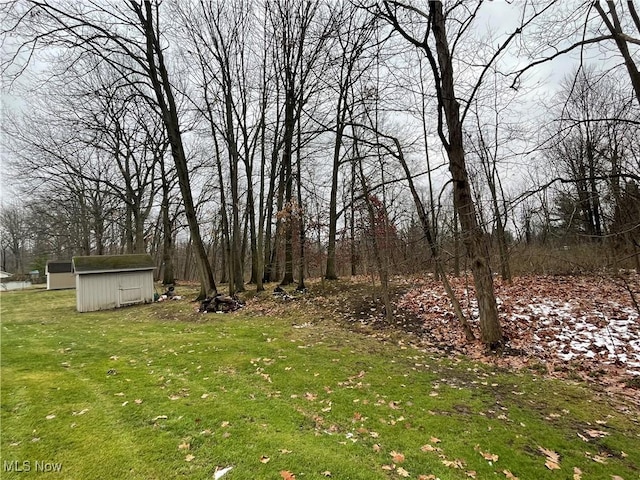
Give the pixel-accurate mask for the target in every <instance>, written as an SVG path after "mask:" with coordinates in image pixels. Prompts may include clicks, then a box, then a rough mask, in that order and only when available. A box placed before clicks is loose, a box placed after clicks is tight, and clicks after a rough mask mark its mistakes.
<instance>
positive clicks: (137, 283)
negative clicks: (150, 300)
mask: <svg viewBox="0 0 640 480" xmlns="http://www.w3.org/2000/svg"><path fill="white" fill-rule="evenodd" d="M118 291H119V292H118V293H119V300H120V302H119V303H120V305H127V304H129V303H140V302H142V301H143V300H144V299H143V298H142V276H141V275H140V274H138V273H120V274H118Z"/></svg>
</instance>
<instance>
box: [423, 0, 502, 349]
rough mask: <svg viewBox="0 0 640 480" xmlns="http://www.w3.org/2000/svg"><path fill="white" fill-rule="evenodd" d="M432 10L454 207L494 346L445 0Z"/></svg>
mask: <svg viewBox="0 0 640 480" xmlns="http://www.w3.org/2000/svg"><path fill="white" fill-rule="evenodd" d="M429 9H430V13H431V21H432V28H433V34H434V38H435V42H436V52H437V57H438V65H439V67H440V69H439V70H440V81H441V85H440V87H441V99H440V101H441V103H442V108H443V110H444V114H445V118H446V123H447V129H448V140H447V142H446V144H445V147H446V151H447V156H448V158H449V171H450V172H451V176H452V179H453V194H454V207H455V209H456V210H457V212H458V216H459V220H460V227H461V229H462V241H463V242H464V245H465V248H466V252H467V257H468V258H469V261H470V264H471V271H472V273H473V279H474V284H475V289H476V297H477V300H478V310H479V313H480V331H481V335H482V342H483V343H485V344H487V345H492V344H496V343H499V342H501V341H502V340H503V335H502V328H501V326H500V322H499V319H498V308H497V305H496V297H495V293H494V289H493V276H492V272H491V268H490V266H489V246H488V241H487V237H486V235H485V234H484V231H483V229H482V228H481V225H479V224H478V220H477V217H476V208H475V204H474V201H473V196H472V194H471V186H470V183H469V175H468V173H467V168H466V163H465V156H464V146H463V136H462V122H461V121H460V104H459V103H458V101H457V99H456V96H455V89H454V73H453V63H452V60H451V52H450V50H449V45H448V41H447V35H446V29H445V17H444V14H443V11H442V3H440V2H431V3H430V4H429ZM429 54H430V52H429Z"/></svg>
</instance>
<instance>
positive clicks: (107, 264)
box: [72, 254, 155, 312]
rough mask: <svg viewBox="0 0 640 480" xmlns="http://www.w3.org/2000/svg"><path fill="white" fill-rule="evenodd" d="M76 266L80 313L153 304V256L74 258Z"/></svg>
mask: <svg viewBox="0 0 640 480" xmlns="http://www.w3.org/2000/svg"><path fill="white" fill-rule="evenodd" d="M72 263H73V273H74V275H75V281H76V305H77V309H78V311H79V312H93V311H95V310H107V309H110V308H118V307H123V306H126V305H133V304H136V303H150V302H153V270H154V269H155V265H154V262H153V259H152V258H151V256H150V255H146V254H142V255H94V256H88V257H73V260H72Z"/></svg>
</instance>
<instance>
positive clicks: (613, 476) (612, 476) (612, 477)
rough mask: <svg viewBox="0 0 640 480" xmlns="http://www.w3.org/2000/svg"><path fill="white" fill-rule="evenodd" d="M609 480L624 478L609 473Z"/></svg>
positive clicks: (622, 479)
mask: <svg viewBox="0 0 640 480" xmlns="http://www.w3.org/2000/svg"><path fill="white" fill-rule="evenodd" d="M611 480H624V478H622V477H621V476H619V475H611Z"/></svg>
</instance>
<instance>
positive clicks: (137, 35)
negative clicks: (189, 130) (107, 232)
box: [3, 0, 216, 297]
mask: <svg viewBox="0 0 640 480" xmlns="http://www.w3.org/2000/svg"><path fill="white" fill-rule="evenodd" d="M7 11H9V15H10V16H6V17H5V21H8V20H10V21H11V24H8V25H7V27H5V28H7V30H12V31H18V30H20V33H21V34H22V35H23V36H24V37H26V38H27V39H28V40H27V41H26V42H25V43H23V44H22V46H21V48H20V49H18V52H17V53H16V55H14V56H13V57H11V58H9V59H8V61H7V62H5V63H4V65H3V67H4V71H5V72H7V71H8V68H9V67H10V66H11V64H14V63H15V62H16V61H18V60H19V59H20V54H21V53H22V52H24V51H27V50H34V49H38V48H48V47H64V48H69V51H71V52H75V54H77V55H78V57H86V56H90V57H95V58H98V59H99V60H100V61H101V62H103V63H105V64H108V65H110V66H111V67H112V68H113V69H114V70H115V71H118V72H120V74H121V75H122V77H123V79H126V80H127V81H128V83H129V84H131V85H133V86H135V87H136V88H137V93H138V95H139V96H140V99H141V100H144V101H147V102H149V103H150V104H152V105H154V106H155V107H156V108H157V111H158V114H159V115H160V116H161V118H162V120H163V122H164V124H165V128H166V132H167V136H168V139H169V143H170V147H171V153H172V157H173V160H174V163H175V166H176V172H177V175H178V183H179V185H180V190H181V194H182V201H183V203H184V206H185V215H186V218H187V222H188V225H189V230H190V234H191V237H192V238H191V239H192V242H193V246H194V249H195V252H196V258H197V265H198V270H199V273H200V279H201V291H200V297H204V296H206V295H207V294H213V293H215V292H216V285H215V281H214V278H213V271H212V269H211V265H210V264H209V260H208V256H207V250H206V248H205V245H204V243H203V241H202V237H201V235H200V227H199V224H198V218H197V216H196V209H195V203H194V200H193V195H192V192H191V180H190V173H189V167H188V159H187V156H186V154H185V148H184V144H183V139H182V132H181V127H180V115H179V112H178V107H177V103H176V99H175V94H174V86H173V85H172V83H171V78H170V71H169V68H168V66H167V62H166V58H165V55H166V54H167V53H168V51H167V49H166V44H163V42H166V39H165V38H163V36H162V33H161V32H162V28H161V27H162V19H161V15H160V2H157V1H154V0H143V1H136V0H130V1H129V2H126V3H118V4H114V5H91V6H88V5H86V4H82V3H77V2H49V1H37V0H30V1H26V2H12V3H11V4H10V5H9V6H8V7H7ZM7 63H8V64H9V65H7Z"/></svg>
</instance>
